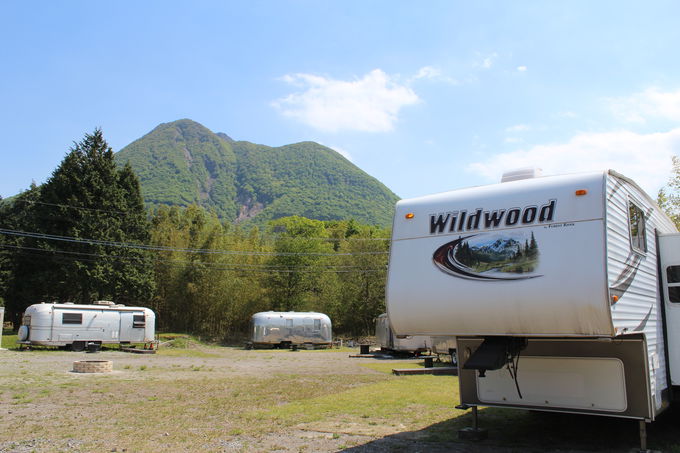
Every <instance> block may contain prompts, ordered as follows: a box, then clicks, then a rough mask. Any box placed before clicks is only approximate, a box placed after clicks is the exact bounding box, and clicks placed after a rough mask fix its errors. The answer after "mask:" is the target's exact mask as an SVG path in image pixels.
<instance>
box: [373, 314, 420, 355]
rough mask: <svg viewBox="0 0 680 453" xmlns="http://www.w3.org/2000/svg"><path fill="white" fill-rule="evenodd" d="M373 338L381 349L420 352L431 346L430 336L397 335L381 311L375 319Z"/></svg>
mask: <svg viewBox="0 0 680 453" xmlns="http://www.w3.org/2000/svg"><path fill="white" fill-rule="evenodd" d="M375 338H376V341H377V342H378V345H379V346H380V350H381V351H385V352H404V353H411V354H416V353H421V352H427V351H429V350H430V349H431V348H432V338H431V337H430V336H427V335H404V336H403V337H402V336H397V335H395V334H394V331H393V330H392V328H391V326H390V320H389V318H388V317H387V313H383V314H382V315H380V316H378V317H377V318H376V319H375Z"/></svg>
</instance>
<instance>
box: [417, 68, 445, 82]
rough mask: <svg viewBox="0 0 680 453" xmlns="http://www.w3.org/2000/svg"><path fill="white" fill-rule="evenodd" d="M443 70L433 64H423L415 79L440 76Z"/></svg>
mask: <svg viewBox="0 0 680 453" xmlns="http://www.w3.org/2000/svg"><path fill="white" fill-rule="evenodd" d="M441 75H442V72H441V71H440V70H439V69H437V68H435V67H433V66H423V67H422V68H420V69H419V70H418V73H417V74H416V75H414V76H413V79H416V80H417V79H434V78H437V77H440V76H441Z"/></svg>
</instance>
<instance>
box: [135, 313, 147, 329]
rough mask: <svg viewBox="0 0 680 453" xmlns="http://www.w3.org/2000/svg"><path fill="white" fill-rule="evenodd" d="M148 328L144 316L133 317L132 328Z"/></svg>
mask: <svg viewBox="0 0 680 453" xmlns="http://www.w3.org/2000/svg"><path fill="white" fill-rule="evenodd" d="M144 326H146V319H145V318H144V315H133V316H132V327H133V328H135V329H142V328H144Z"/></svg>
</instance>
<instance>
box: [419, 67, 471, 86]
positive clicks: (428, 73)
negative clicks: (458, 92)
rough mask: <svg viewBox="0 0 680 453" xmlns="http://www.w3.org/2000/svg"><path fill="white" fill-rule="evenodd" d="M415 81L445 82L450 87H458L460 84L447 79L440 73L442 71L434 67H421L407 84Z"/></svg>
mask: <svg viewBox="0 0 680 453" xmlns="http://www.w3.org/2000/svg"><path fill="white" fill-rule="evenodd" d="M416 80H432V81H436V82H446V83H449V84H451V85H458V84H459V83H460V82H459V81H458V80H457V79H454V78H453V77H449V76H447V75H445V74H444V73H442V71H441V70H440V69H438V68H435V67H434V66H423V67H422V68H420V69H419V70H418V72H417V73H416V75H414V76H413V77H411V78H410V79H409V82H414V81H416Z"/></svg>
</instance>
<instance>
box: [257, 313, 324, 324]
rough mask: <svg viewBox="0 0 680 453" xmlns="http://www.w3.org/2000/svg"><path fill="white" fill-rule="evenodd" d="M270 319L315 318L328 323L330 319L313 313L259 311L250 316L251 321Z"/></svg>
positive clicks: (321, 314) (322, 314)
mask: <svg viewBox="0 0 680 453" xmlns="http://www.w3.org/2000/svg"><path fill="white" fill-rule="evenodd" d="M271 318H300V319H301V318H317V319H325V320H327V321H328V322H330V321H331V318H329V317H328V315H326V314H324V313H317V312H313V311H261V312H259V313H255V314H254V315H253V316H252V319H253V320H256V319H271Z"/></svg>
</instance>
